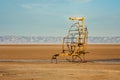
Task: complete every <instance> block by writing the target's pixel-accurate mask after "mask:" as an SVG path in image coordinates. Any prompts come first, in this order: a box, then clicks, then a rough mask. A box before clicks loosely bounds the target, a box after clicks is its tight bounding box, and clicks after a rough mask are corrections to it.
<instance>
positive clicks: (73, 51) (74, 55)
mask: <svg viewBox="0 0 120 80" xmlns="http://www.w3.org/2000/svg"><path fill="white" fill-rule="evenodd" d="M69 19H70V20H76V21H77V23H74V24H73V25H72V26H71V27H70V29H69V31H68V35H67V36H66V37H64V38H63V42H62V51H61V52H59V53H56V54H54V55H53V56H52V59H51V62H52V63H57V57H66V56H69V57H71V58H70V59H66V60H68V61H71V62H85V53H86V52H85V50H86V47H87V42H88V29H87V28H85V27H84V26H85V25H84V17H82V18H76V17H70V18H69Z"/></svg>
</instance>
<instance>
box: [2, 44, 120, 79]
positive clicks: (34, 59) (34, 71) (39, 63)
mask: <svg viewBox="0 0 120 80" xmlns="http://www.w3.org/2000/svg"><path fill="white" fill-rule="evenodd" d="M86 51H87V52H89V53H87V54H86V56H85V58H86V61H87V62H86V63H78V62H77V63H76V62H67V61H63V62H62V61H59V60H58V63H57V64H54V63H51V56H52V55H53V54H55V53H58V52H61V45H58V44H25V45H24V44H19V45H15V44H12V45H8V44H6V45H0V80H120V62H104V61H106V60H108V61H109V60H111V61H112V60H115V61H117V60H118V61H120V45H119V44H88V46H87V50H86ZM58 59H59V58H58ZM62 59H65V58H62ZM102 61H103V62H102Z"/></svg>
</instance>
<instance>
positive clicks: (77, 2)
mask: <svg viewBox="0 0 120 80" xmlns="http://www.w3.org/2000/svg"><path fill="white" fill-rule="evenodd" d="M70 16H73V17H85V26H86V27H88V29H89V35H90V36H97V35H98V36H119V35H120V0H0V35H23V36H25V35H28V36H31V35H35V36H65V35H66V34H67V30H68V29H69V27H70V25H71V24H72V23H73V22H72V21H70V20H69V19H68V18H69V17H70Z"/></svg>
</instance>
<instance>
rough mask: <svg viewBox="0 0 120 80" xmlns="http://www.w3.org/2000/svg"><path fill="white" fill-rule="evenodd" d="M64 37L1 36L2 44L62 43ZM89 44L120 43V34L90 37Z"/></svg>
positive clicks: (0, 42)
mask: <svg viewBox="0 0 120 80" xmlns="http://www.w3.org/2000/svg"><path fill="white" fill-rule="evenodd" d="M61 43H62V37H51V36H49V37H44V36H0V44H61ZM88 43H89V44H120V36H115V37H92V36H91V37H89V38H88Z"/></svg>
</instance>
